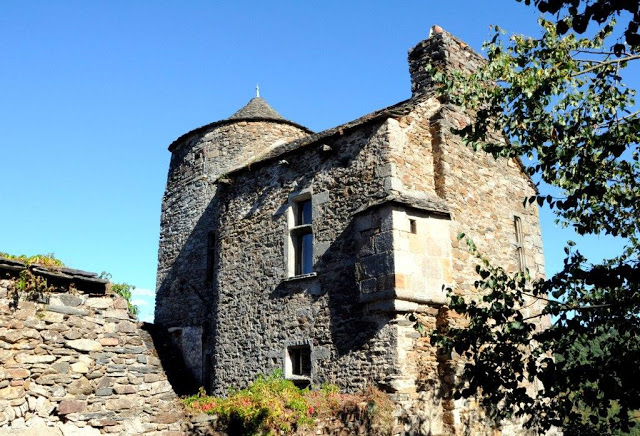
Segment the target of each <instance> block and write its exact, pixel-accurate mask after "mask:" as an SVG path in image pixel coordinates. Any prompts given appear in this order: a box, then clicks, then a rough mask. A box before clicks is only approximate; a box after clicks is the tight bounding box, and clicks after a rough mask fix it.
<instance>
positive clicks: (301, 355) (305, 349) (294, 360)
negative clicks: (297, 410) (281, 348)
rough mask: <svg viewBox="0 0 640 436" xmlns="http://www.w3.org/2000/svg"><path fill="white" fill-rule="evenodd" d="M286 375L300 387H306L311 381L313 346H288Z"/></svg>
mask: <svg viewBox="0 0 640 436" xmlns="http://www.w3.org/2000/svg"><path fill="white" fill-rule="evenodd" d="M285 374H286V377H287V378H288V379H290V380H292V381H293V382H294V384H295V385H296V386H298V387H306V386H308V385H309V384H310V382H311V347H310V346H309V345H296V346H292V347H287V364H286V366H285Z"/></svg>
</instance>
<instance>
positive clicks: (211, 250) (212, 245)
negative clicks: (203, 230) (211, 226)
mask: <svg viewBox="0 0 640 436" xmlns="http://www.w3.org/2000/svg"><path fill="white" fill-rule="evenodd" d="M215 254H216V234H215V232H213V231H211V232H209V233H208V234H207V272H206V281H207V283H211V282H212V281H213V272H214V265H215Z"/></svg>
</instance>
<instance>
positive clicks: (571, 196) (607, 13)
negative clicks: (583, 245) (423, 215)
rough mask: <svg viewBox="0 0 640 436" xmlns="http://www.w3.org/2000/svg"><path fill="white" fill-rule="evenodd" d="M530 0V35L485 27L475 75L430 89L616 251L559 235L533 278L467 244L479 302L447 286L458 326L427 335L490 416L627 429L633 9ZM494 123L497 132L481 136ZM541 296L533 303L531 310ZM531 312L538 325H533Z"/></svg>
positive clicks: (636, 300) (469, 137)
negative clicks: (533, 17)
mask: <svg viewBox="0 0 640 436" xmlns="http://www.w3.org/2000/svg"><path fill="white" fill-rule="evenodd" d="M519 1H520V0H519ZM524 2H525V3H526V4H530V3H532V1H531V0H524ZM533 3H534V4H535V6H537V7H538V9H539V10H540V11H541V12H542V13H544V14H545V15H543V16H542V17H541V18H540V20H539V22H540V25H541V36H540V37H538V38H531V37H525V36H522V35H513V36H510V37H507V36H505V34H504V32H503V31H502V30H501V29H499V28H498V27H495V29H494V30H495V35H494V37H493V39H492V40H491V41H489V42H487V43H485V46H484V48H485V50H486V54H487V57H488V62H487V64H486V65H485V66H484V67H482V68H481V69H480V70H479V71H477V72H475V73H473V74H471V75H470V76H468V75H464V74H463V73H461V72H451V71H446V70H437V69H436V68H435V67H428V68H430V70H431V73H432V74H433V75H434V78H435V79H436V80H437V81H439V82H440V84H441V87H440V91H441V96H442V98H443V99H445V100H447V101H448V103H451V104H454V105H458V106H461V107H463V108H465V109H467V110H468V111H470V113H472V114H474V116H473V118H472V120H471V122H470V123H469V124H468V125H466V126H465V127H463V128H461V129H459V130H456V133H457V134H459V135H461V136H462V137H463V138H464V140H465V141H466V142H467V144H468V145H469V146H471V147H473V148H475V149H477V150H484V151H486V152H488V153H491V154H492V155H493V156H495V157H504V158H520V157H525V158H526V159H524V164H525V166H526V170H527V171H528V173H529V174H530V175H531V176H532V177H533V179H534V180H536V181H538V183H539V184H540V189H541V192H540V195H537V196H534V197H531V198H527V199H523V200H524V201H525V202H526V204H532V203H534V202H537V203H538V204H539V205H540V206H542V205H546V206H548V207H549V208H550V209H551V210H552V211H553V213H554V214H555V215H556V218H557V220H556V221H557V222H558V223H559V224H561V225H563V226H570V227H573V229H575V231H576V232H577V233H578V234H580V235H586V234H608V235H613V236H616V237H618V238H620V239H622V240H623V241H624V244H623V245H624V248H623V249H622V250H621V251H620V252H619V253H617V255H616V256H614V257H611V258H607V259H587V258H586V257H585V256H583V255H582V254H581V253H580V251H579V247H578V246H576V245H575V244H574V243H572V242H570V241H569V242H568V243H567V246H566V248H565V254H566V256H565V260H564V267H563V269H562V271H560V272H558V273H557V274H555V275H553V276H552V277H549V278H547V279H544V280H540V279H538V280H534V279H532V278H531V277H529V275H528V273H527V272H526V271H525V272H514V273H511V272H508V271H506V270H505V269H504V268H503V267H501V266H496V265H493V264H492V263H491V262H490V261H489V260H488V259H486V258H484V257H483V254H482V253H481V252H479V251H478V249H477V248H476V246H475V244H474V243H473V241H472V240H470V239H467V244H468V246H469V249H470V250H471V252H472V253H473V254H474V255H475V256H476V259H477V268H476V270H477V272H478V280H477V281H476V283H475V285H476V288H478V290H479V292H478V298H476V299H473V300H470V299H465V298H462V297H459V296H456V294H455V293H453V292H450V293H449V306H450V308H451V309H452V310H454V311H456V312H458V313H460V314H463V315H465V316H466V317H467V319H468V325H467V326H465V327H456V326H451V327H450V328H448V329H447V330H445V331H438V332H436V333H435V334H434V339H435V340H436V341H438V342H439V343H440V344H442V345H444V346H445V347H446V348H448V349H449V350H451V351H454V350H455V351H456V352H457V353H459V354H460V355H461V356H463V357H464V358H465V359H466V360H465V362H466V363H465V366H464V370H463V373H462V374H461V377H460V383H459V390H458V392H457V394H456V395H457V396H458V397H460V396H463V397H468V396H473V395H479V397H480V398H481V401H482V404H483V406H484V407H485V408H486V410H487V411H488V413H489V414H490V415H491V416H492V417H493V418H495V419H496V420H500V419H503V418H510V417H517V418H522V419H524V420H525V422H526V425H527V426H529V427H531V428H535V429H537V430H538V431H539V432H541V433H542V432H545V431H546V430H548V429H550V428H552V427H558V428H562V429H563V430H564V432H565V434H567V435H570V434H580V435H588V434H598V435H601V434H617V433H620V432H622V433H627V432H629V431H631V430H632V428H633V427H634V424H635V421H637V415H635V417H634V413H637V411H638V410H639V409H640V382H639V380H640V365H639V364H638V362H640V290H639V283H640V264H639V254H640V240H639V239H638V238H639V234H640V233H639V232H638V230H639V228H640V210H639V209H640V201H639V198H640V195H639V194H640V186H639V185H640V162H639V150H638V144H639V143H640V111H639V110H638V107H637V106H636V102H635V90H633V89H630V88H628V87H627V86H626V85H625V83H624V74H625V71H626V70H625V68H627V67H628V66H629V65H630V63H631V62H633V61H635V60H638V59H640V54H638V53H639V51H640V38H639V36H638V23H639V22H640V12H639V4H638V2H637V1H625V0H620V1H616V0H593V1H585V0H533ZM616 18H617V19H618V20H619V21H620V23H619V24H618V23H617V22H616V20H615V19H616ZM583 34H584V35H588V36H581V35H583ZM495 132H499V133H501V135H500V136H502V137H503V138H505V141H495V140H492V138H495V137H496V136H495V135H493V133H495ZM545 190H547V191H548V192H544V191H545ZM460 237H461V238H463V237H464V235H460ZM540 299H542V300H544V301H545V302H546V305H545V308H544V310H543V312H542V313H540V314H534V315H529V314H528V312H526V311H525V310H524V309H525V308H526V306H527V305H528V304H529V303H530V302H531V301H535V300H540ZM542 316H546V317H550V318H551V327H550V328H548V329H544V330H540V329H539V328H538V327H537V323H535V322H534V321H535V320H536V318H538V317H542Z"/></svg>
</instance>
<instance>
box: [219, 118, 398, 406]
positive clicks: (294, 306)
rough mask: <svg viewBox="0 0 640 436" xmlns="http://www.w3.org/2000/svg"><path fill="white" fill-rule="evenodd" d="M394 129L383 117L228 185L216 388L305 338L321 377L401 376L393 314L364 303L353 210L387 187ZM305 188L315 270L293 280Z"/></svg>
mask: <svg viewBox="0 0 640 436" xmlns="http://www.w3.org/2000/svg"><path fill="white" fill-rule="evenodd" d="M388 127H389V126H388V124H387V123H376V124H372V125H367V126H361V127H359V128H357V129H355V130H353V131H350V132H345V133H344V134H343V135H337V136H334V137H331V138H327V139H326V140H325V141H324V142H320V143H316V144H313V145H310V146H305V147H303V148H301V149H298V150H297V151H295V152H291V153H288V154H287V155H286V156H285V157H284V158H283V159H280V160H274V161H270V162H268V163H266V164H263V165H259V166H257V168H254V167H252V168H251V169H246V170H243V171H242V172H240V173H238V174H233V175H232V178H231V183H230V184H228V185H225V187H224V191H223V195H222V196H221V198H220V204H221V205H222V206H221V208H220V209H221V210H224V211H225V212H224V213H223V214H221V217H220V220H221V221H220V228H219V241H220V246H219V247H218V248H219V253H220V254H219V255H220V260H219V264H218V265H217V289H218V295H219V299H218V301H217V307H216V311H215V319H216V328H215V331H214V337H215V353H214V355H215V362H214V371H213V372H214V383H213V384H214V385H215V388H216V392H219V393H224V392H226V390H227V388H228V387H230V386H237V387H242V386H246V385H247V384H248V383H249V382H250V381H251V380H253V379H254V378H255V376H256V375H257V374H258V373H270V372H272V371H273V370H275V369H282V368H283V367H284V359H285V353H286V349H287V347H288V346H295V345H305V344H306V345H308V346H309V347H310V349H311V358H312V369H311V380H312V381H313V383H322V382H325V381H326V382H330V383H336V384H338V385H339V386H340V387H341V388H342V389H345V390H347V391H350V390H351V391H353V390H357V389H361V388H363V387H364V386H366V385H367V384H368V383H371V382H375V383H378V384H379V385H381V386H384V385H387V386H388V385H389V384H390V383H391V381H392V380H393V378H394V377H395V376H397V374H396V372H395V369H394V368H396V360H397V354H396V351H395V345H394V344H395V343H396V330H397V329H396V326H395V324H394V323H395V322H394V320H393V316H390V315H388V314H384V313H369V312H367V311H366V310H365V308H364V305H363V304H361V303H360V302H359V290H358V286H357V284H356V282H355V272H354V267H355V257H356V251H357V247H356V246H355V243H354V239H353V233H354V232H357V231H358V229H356V228H354V226H353V214H354V213H355V212H356V211H357V210H358V208H360V207H361V206H363V205H365V204H366V203H367V202H368V201H370V200H371V199H374V198H377V197H381V196H384V195H385V194H384V186H383V183H384V180H383V179H382V178H380V177H376V172H377V171H378V169H379V168H380V167H381V166H382V165H384V164H385V163H386V160H385V158H384V156H385V155H386V153H387V152H388V149H389V142H388V141H389V139H388V138H389V130H388ZM305 193H310V194H311V199H312V204H313V224H312V229H313V235H314V236H313V237H314V274H313V275H309V276H302V277H294V278H289V276H290V274H289V272H288V271H287V259H286V257H287V250H286V246H287V244H288V238H289V228H288V220H287V211H288V209H289V208H290V207H291V206H292V204H293V202H294V201H295V198H296V196H297V195H299V194H305ZM380 225H381V224H380V223H378V227H379V226H380ZM371 231H372V232H373V231H375V229H371ZM378 231H380V230H379V228H378Z"/></svg>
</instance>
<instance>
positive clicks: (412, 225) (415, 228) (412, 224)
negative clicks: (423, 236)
mask: <svg viewBox="0 0 640 436" xmlns="http://www.w3.org/2000/svg"><path fill="white" fill-rule="evenodd" d="M409 230H410V231H411V233H413V234H414V235H415V234H416V233H418V225H417V223H416V220H412V219H410V220H409Z"/></svg>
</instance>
